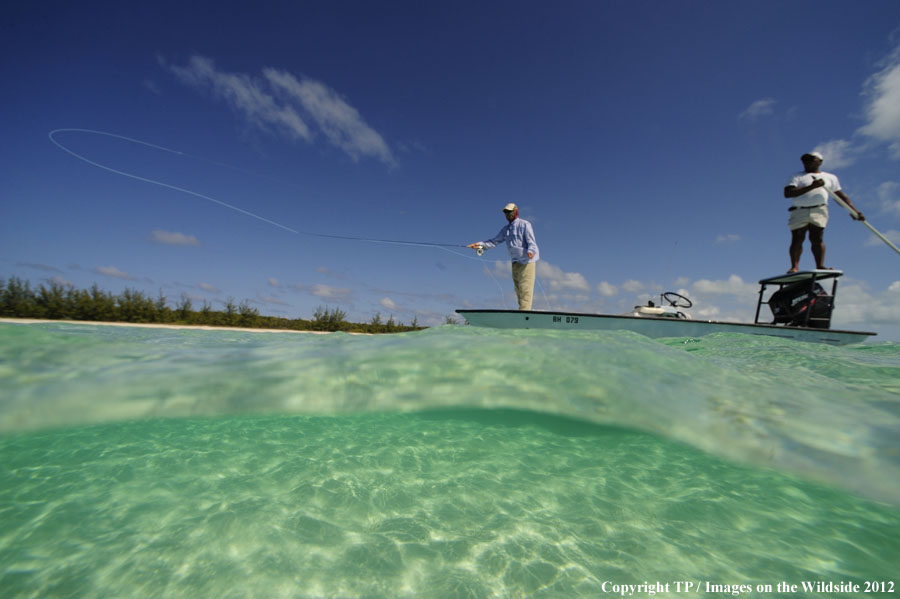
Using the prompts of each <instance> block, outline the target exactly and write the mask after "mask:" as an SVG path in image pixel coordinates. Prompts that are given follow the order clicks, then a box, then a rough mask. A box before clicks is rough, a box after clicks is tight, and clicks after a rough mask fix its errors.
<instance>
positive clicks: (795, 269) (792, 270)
mask: <svg viewBox="0 0 900 599" xmlns="http://www.w3.org/2000/svg"><path fill="white" fill-rule="evenodd" d="M799 270H800V269H799V268H797V267H796V266H795V267H794V268H792V269H790V270H789V271H788V274H791V273H792V272H797V271H799Z"/></svg>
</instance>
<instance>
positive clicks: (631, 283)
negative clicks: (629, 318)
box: [622, 279, 647, 293]
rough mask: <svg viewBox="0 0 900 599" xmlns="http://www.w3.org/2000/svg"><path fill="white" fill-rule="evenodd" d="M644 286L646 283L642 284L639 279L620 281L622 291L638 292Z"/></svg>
mask: <svg viewBox="0 0 900 599" xmlns="http://www.w3.org/2000/svg"><path fill="white" fill-rule="evenodd" d="M646 288H647V286H646V285H644V284H643V283H641V282H640V281H635V280H634V279H629V280H627V281H625V282H624V283H622V289H623V290H624V291H627V292H628V293H640V292H641V291H643V290H644V289H646Z"/></svg>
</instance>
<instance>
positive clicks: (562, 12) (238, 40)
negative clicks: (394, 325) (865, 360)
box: [0, 0, 900, 340]
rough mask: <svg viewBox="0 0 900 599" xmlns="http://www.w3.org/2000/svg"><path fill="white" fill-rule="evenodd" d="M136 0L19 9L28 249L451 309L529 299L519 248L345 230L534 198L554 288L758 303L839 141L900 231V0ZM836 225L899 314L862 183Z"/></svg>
mask: <svg viewBox="0 0 900 599" xmlns="http://www.w3.org/2000/svg"><path fill="white" fill-rule="evenodd" d="M130 4H132V3H111V2H110V3H104V2H90V3H77V4H72V3H63V2H43V3H35V2H28V3H18V4H17V5H16V6H14V7H13V8H4V14H3V15H2V16H0V28H2V30H0V52H2V54H0V56H2V58H0V74H2V77H3V81H4V86H3V87H4V93H3V99H2V112H0V118H2V129H0V130H2V132H3V139H4V142H5V143H3V144H2V146H0V161H2V164H3V169H2V176H0V276H3V277H4V278H6V277H10V276H19V277H22V278H26V279H29V280H31V281H32V282H33V283H36V284H39V283H41V282H45V281H49V280H57V281H60V282H65V283H71V284H74V285H76V286H78V287H89V286H90V285H92V284H94V283H97V284H98V285H99V286H100V287H101V288H104V289H108V290H111V291H115V292H118V291H120V290H122V289H124V288H125V287H132V288H137V289H141V290H143V291H146V292H147V293H149V294H151V295H152V296H154V297H155V296H156V295H157V294H158V293H159V292H160V290H161V291H162V293H163V294H164V295H165V296H167V297H168V298H169V299H170V302H171V303H173V304H174V302H175V301H177V300H178V299H179V298H180V297H181V295H182V294H186V295H187V296H189V297H191V298H192V299H193V300H194V302H195V304H196V305H199V304H200V303H202V302H203V301H204V300H207V301H209V302H210V303H211V304H212V305H213V306H214V307H221V305H222V303H223V302H224V301H225V300H227V299H228V298H234V299H235V300H236V301H238V302H240V301H242V300H244V299H246V300H248V301H250V302H251V303H252V304H253V305H254V306H255V307H257V308H258V309H259V311H260V313H262V314H268V315H282V316H287V317H291V318H294V317H306V318H308V317H310V316H311V315H312V313H313V311H314V310H315V309H316V307H318V306H329V307H337V308H341V309H343V310H345V311H346V312H347V313H348V315H349V316H350V318H351V319H353V320H358V321H368V320H370V319H371V318H372V317H373V316H374V315H375V314H376V313H380V314H381V315H382V317H383V318H385V319H386V318H387V317H388V316H390V315H393V316H394V318H395V319H397V320H400V321H403V322H407V323H408V322H410V321H411V320H412V319H413V318H417V319H418V321H419V323H421V324H440V323H442V322H443V321H444V319H445V317H446V316H448V315H451V314H453V310H454V309H456V308H463V307H489V308H496V307H508V308H513V307H514V306H515V300H514V298H513V296H512V284H511V282H510V278H509V274H508V271H509V266H508V263H507V262H506V260H505V258H506V256H505V253H504V252H503V250H493V251H491V252H487V253H486V254H485V255H484V256H483V257H482V258H478V257H477V256H475V254H474V253H473V252H471V251H470V250H465V249H463V248H461V247H459V248H451V247H447V248H440V247H428V246H415V245H398V244H382V243H370V242H363V241H354V240H343V239H334V238H329V237H322V236H323V235H324V236H327V235H334V236H344V237H352V238H367V239H386V240H399V241H412V242H427V243H441V244H458V245H460V246H462V245H465V244H467V243H470V242H473V241H478V240H481V239H485V238H487V237H490V236H492V235H494V234H495V233H496V232H497V231H498V230H499V229H500V228H501V227H502V226H503V224H504V222H505V221H504V219H503V215H502V213H501V212H500V209H501V207H502V206H503V205H504V204H506V203H507V202H516V203H517V204H519V206H520V207H521V215H522V217H524V218H526V219H529V220H531V221H532V223H533V225H534V229H535V233H536V236H537V240H538V243H539V244H540V247H541V257H542V260H541V262H540V263H539V269H538V286H537V288H536V296H535V308H536V309H547V308H553V309H566V310H572V311H586V312H592V311H602V312H613V313H616V312H622V311H625V310H628V309H629V308H631V307H632V306H633V305H635V304H636V303H643V302H644V301H646V299H647V298H648V297H651V296H657V295H658V294H659V293H660V292H661V291H667V290H672V291H679V292H681V293H683V294H685V295H688V296H689V297H691V298H692V299H694V301H695V308H694V309H693V310H692V313H693V316H694V317H695V318H712V319H722V320H748V319H752V316H753V308H754V306H755V297H756V288H757V286H756V281H758V280H759V279H761V278H765V277H769V276H773V275H776V274H779V273H781V272H784V271H786V270H787V268H788V267H789V265H790V264H789V261H788V252H787V250H788V244H789V233H788V230H787V226H786V222H787V216H788V213H787V207H788V205H789V202H788V200H785V199H784V198H783V196H782V189H783V187H784V184H785V182H786V180H787V178H788V176H789V175H790V174H791V173H792V172H794V171H797V170H800V168H801V164H800V155H801V154H802V153H804V152H805V151H808V150H810V149H813V148H817V149H819V150H821V151H822V152H823V153H824V154H825V164H824V165H823V169H825V170H829V171H831V172H834V173H835V174H837V175H838V176H839V177H840V179H841V183H842V185H843V187H844V190H845V192H847V193H848V195H850V197H851V198H852V199H853V201H854V203H855V204H856V205H857V207H859V208H860V209H861V210H862V211H863V212H864V213H865V214H866V215H867V216H868V218H869V220H870V222H871V223H872V224H873V225H874V226H875V227H877V228H878V229H879V230H880V231H881V232H882V233H884V234H886V235H887V236H888V237H890V238H892V239H894V240H895V242H900V3H898V2H896V1H895V0H871V1H867V2H863V3H849V2H844V1H829V0H827V1H820V2H805V1H798V2H787V3H786V2H767V1H764V2H752V3H735V2H671V1H665V2H664V1H656V2H652V1H639V2H613V1H602V2H599V1H598V2H561V3H549V2H543V3H538V2H441V3H438V2H314V3H313V2H278V3H274V2H259V3H231V2H215V3H211V2H190V3H167V2H162V3H144V4H142V5H140V6H138V7H134V6H130ZM61 129H62V130H65V131H59V132H57V133H55V134H54V135H53V140H55V141H56V142H57V143H58V144H61V145H62V146H63V147H64V148H66V149H68V150H69V152H74V153H75V154H77V155H78V156H80V157H81V158H82V159H79V158H78V157H76V156H73V155H72V154H71V153H69V152H66V151H64V150H63V149H62V148H60V147H59V146H57V145H56V144H54V143H53V141H52V140H51V139H50V138H49V133H50V132H51V131H56V130H61ZM75 129H81V130H87V131H75ZM88 131H92V132H88ZM115 136H120V137H115ZM132 140H133V141H132ZM148 144H152V145H148ZM176 152H177V153H176ZM86 161H90V162H92V163H94V164H89V163H88V162H86ZM109 169H113V170H115V171H119V172H120V173H125V174H124V175H123V174H118V173H114V172H112V171H111V170H109ZM148 181H152V182H148ZM226 205H227V206H226ZM247 213H250V214H247ZM309 233H312V234H313V235H310V234H309ZM317 235H318V236H317ZM826 243H827V246H828V251H827V260H826V261H827V262H828V263H829V265H831V266H834V267H837V268H841V269H843V270H844V271H845V273H846V276H845V277H844V279H842V282H841V286H840V291H841V293H839V296H838V306H837V310H836V314H835V324H836V326H840V327H841V328H852V329H854V328H855V329H864V330H875V331H878V332H879V333H880V334H881V335H882V337H881V338H883V339H893V340H900V302H898V300H900V256H898V255H897V254H895V253H894V252H893V251H892V250H890V249H889V248H888V247H887V246H886V245H884V244H883V243H881V242H880V241H878V240H877V239H875V238H874V236H872V235H871V234H870V233H869V232H868V230H867V229H865V228H864V227H863V226H862V225H861V224H859V223H855V222H853V221H852V220H851V219H850V217H849V216H848V215H847V214H845V213H843V212H842V210H841V209H840V208H839V207H837V206H832V218H831V222H830V224H829V227H828V230H827V232H826ZM801 266H802V267H805V268H811V267H812V266H813V261H812V256H811V254H810V252H809V248H808V245H807V246H806V248H805V250H804V256H803V259H802V262H801Z"/></svg>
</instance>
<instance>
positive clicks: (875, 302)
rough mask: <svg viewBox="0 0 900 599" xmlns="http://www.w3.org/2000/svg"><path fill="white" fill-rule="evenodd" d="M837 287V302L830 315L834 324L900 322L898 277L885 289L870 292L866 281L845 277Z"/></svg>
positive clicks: (842, 325)
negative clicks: (832, 314) (846, 278)
mask: <svg viewBox="0 0 900 599" xmlns="http://www.w3.org/2000/svg"><path fill="white" fill-rule="evenodd" d="M839 291H840V294H839V295H840V297H839V303H838V304H837V306H836V307H835V310H834V316H833V318H832V326H833V327H835V328H846V327H848V326H858V327H865V326H866V325H868V326H869V327H871V326H872V325H873V324H880V325H900V310H897V302H898V301H900V281H894V282H893V283H891V284H890V285H889V286H888V287H887V288H886V289H885V290H884V291H881V292H876V293H871V292H870V291H869V290H868V289H867V287H866V286H865V284H863V283H861V282H858V281H854V280H846V281H844V282H842V283H841V285H840V286H839ZM866 330H871V329H866Z"/></svg>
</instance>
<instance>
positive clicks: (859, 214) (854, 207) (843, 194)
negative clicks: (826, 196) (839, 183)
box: [834, 190, 866, 220]
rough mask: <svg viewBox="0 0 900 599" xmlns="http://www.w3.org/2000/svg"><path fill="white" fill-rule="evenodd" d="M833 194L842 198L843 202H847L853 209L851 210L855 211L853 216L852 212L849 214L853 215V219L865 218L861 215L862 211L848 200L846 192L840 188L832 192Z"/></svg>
mask: <svg viewBox="0 0 900 599" xmlns="http://www.w3.org/2000/svg"><path fill="white" fill-rule="evenodd" d="M834 195H836V196H837V197H839V198H841V199H842V200H844V203H845V204H847V205H848V206H850V207H851V208H852V209H853V211H854V212H856V216H853V215H852V214H851V215H850V216H852V217H853V220H866V217H865V216H863V213H862V212H860V210H859V208H857V207H856V206H854V205H853V202H851V201H850V196H848V195H847V194H846V193H844V192H843V191H841V190H838V191H836V192H834Z"/></svg>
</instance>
